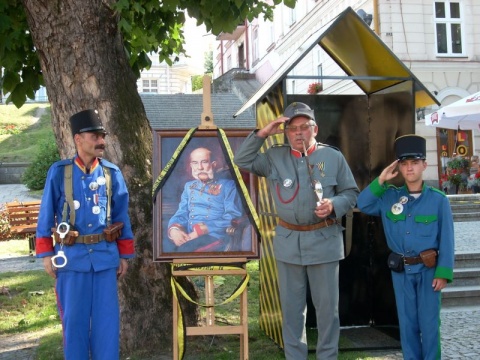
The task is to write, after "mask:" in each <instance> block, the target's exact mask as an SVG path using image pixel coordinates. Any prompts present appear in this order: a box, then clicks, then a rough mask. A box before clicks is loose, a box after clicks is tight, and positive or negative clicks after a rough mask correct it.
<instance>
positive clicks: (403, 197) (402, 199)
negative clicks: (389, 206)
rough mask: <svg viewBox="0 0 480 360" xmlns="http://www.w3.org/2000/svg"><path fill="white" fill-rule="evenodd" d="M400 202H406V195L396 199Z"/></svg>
mask: <svg viewBox="0 0 480 360" xmlns="http://www.w3.org/2000/svg"><path fill="white" fill-rule="evenodd" d="M398 202H399V203H400V204H406V203H407V202H408V197H406V196H402V197H401V198H400V200H398Z"/></svg>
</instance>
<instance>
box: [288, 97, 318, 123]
mask: <svg viewBox="0 0 480 360" xmlns="http://www.w3.org/2000/svg"><path fill="white" fill-rule="evenodd" d="M283 116H286V117H288V118H290V120H288V121H287V123H288V122H290V121H291V120H292V119H294V118H296V117H298V116H305V117H308V118H310V119H312V120H315V114H314V112H313V110H312V109H310V106H308V105H307V104H304V103H301V102H293V103H291V104H290V105H288V106H287V107H286V108H285V111H284V112H283Z"/></svg>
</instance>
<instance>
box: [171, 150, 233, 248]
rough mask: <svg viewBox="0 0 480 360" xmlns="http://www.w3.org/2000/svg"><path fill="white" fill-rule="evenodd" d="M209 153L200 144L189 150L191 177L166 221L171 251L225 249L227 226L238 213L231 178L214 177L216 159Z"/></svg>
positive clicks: (226, 244)
mask: <svg viewBox="0 0 480 360" xmlns="http://www.w3.org/2000/svg"><path fill="white" fill-rule="evenodd" d="M212 156H213V155H212V152H211V151H210V150H209V149H206V148H203V147H201V148H197V149H195V150H193V151H192V152H191V154H190V168H191V171H192V176H193V178H194V180H192V181H189V182H187V183H186V184H185V186H184V190H183V192H182V196H181V200H180V204H179V206H178V210H177V212H176V213H175V214H174V215H173V217H172V218H171V219H170V221H169V223H168V238H169V239H170V241H171V243H172V244H173V245H175V248H174V251H182V252H210V251H215V252H216V251H225V249H226V247H227V246H228V240H227V229H228V228H229V227H230V226H231V222H232V220H233V219H235V218H238V217H240V216H241V215H242V204H241V200H240V197H239V195H238V192H237V189H236V186H235V182H234V181H233V180H230V179H223V178H216V177H215V170H216V167H217V162H216V161H215V160H213V159H212Z"/></svg>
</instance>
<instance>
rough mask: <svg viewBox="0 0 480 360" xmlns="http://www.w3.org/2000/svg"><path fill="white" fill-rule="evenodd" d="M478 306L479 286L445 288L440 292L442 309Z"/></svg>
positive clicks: (479, 298) (479, 301) (479, 300)
mask: <svg viewBox="0 0 480 360" xmlns="http://www.w3.org/2000/svg"><path fill="white" fill-rule="evenodd" d="M478 304H480V285H473V286H456V287H454V286H451V287H450V286H447V287H446V288H445V289H443V290H442V307H448V308H451V307H457V306H472V305H478Z"/></svg>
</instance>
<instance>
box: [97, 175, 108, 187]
mask: <svg viewBox="0 0 480 360" xmlns="http://www.w3.org/2000/svg"><path fill="white" fill-rule="evenodd" d="M97 183H98V185H100V186H102V185H105V184H106V183H107V180H105V177H103V176H99V177H98V178H97Z"/></svg>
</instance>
